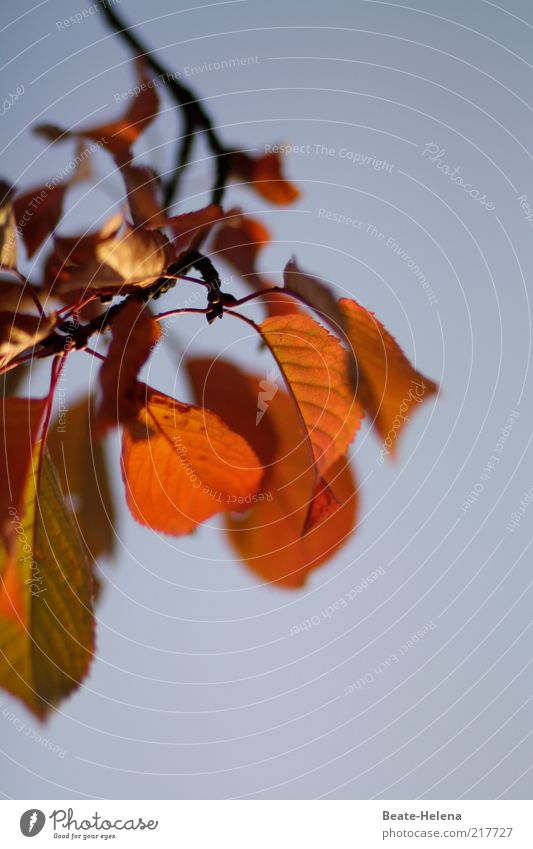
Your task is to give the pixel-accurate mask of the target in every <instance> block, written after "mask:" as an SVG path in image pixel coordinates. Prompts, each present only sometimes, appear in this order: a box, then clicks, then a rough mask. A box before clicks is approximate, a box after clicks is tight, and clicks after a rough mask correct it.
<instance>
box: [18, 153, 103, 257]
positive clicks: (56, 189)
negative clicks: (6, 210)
mask: <svg viewBox="0 0 533 849" xmlns="http://www.w3.org/2000/svg"><path fill="white" fill-rule="evenodd" d="M88 157H89V153H88V151H87V148H86V147H85V146H84V144H83V143H80V144H79V146H78V150H77V153H76V157H75V159H74V160H73V161H74V163H75V167H74V168H73V169H72V173H71V174H69V175H68V176H67V177H65V178H63V179H57V178H54V179H53V180H50V181H49V182H48V183H45V184H43V185H39V186H34V187H33V188H32V189H29V190H27V191H25V192H23V193H21V194H18V195H16V196H15V197H14V199H13V210H14V214H15V221H16V224H17V230H18V232H19V233H20V234H21V236H22V239H23V241H24V245H25V247H26V252H27V254H28V258H31V257H32V256H33V255H34V254H35V252H36V251H37V249H38V248H39V247H40V246H41V245H42V243H43V242H44V241H45V239H46V238H47V237H48V236H49V235H50V234H51V233H53V232H54V230H55V229H56V227H57V226H58V224H59V221H60V219H61V215H62V213H63V203H64V200H65V195H66V192H67V190H68V189H69V188H70V187H71V186H73V185H76V184H77V183H79V182H81V181H82V180H87V179H89V178H90V177H91V168H90V166H89V161H90V160H89V158H88Z"/></svg>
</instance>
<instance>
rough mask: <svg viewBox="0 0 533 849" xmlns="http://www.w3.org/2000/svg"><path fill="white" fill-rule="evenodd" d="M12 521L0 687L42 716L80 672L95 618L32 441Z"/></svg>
mask: <svg viewBox="0 0 533 849" xmlns="http://www.w3.org/2000/svg"><path fill="white" fill-rule="evenodd" d="M12 520H13V524H14V527H15V528H16V546H15V548H14V550H12V552H11V554H10V555H8V554H7V552H6V550H5V548H3V546H2V545H0V562H3V564H4V567H3V570H0V573H1V574H2V577H1V578H0V685H1V686H2V687H3V688H4V689H6V690H8V691H9V692H10V693H12V694H13V695H14V696H16V697H17V698H19V699H21V700H22V701H23V702H24V703H25V705H26V706H27V707H28V708H29V709H30V710H32V711H33V713H35V714H36V715H37V716H38V717H39V718H41V719H42V718H44V716H45V715H46V714H47V713H48V712H49V711H50V709H51V708H52V707H53V706H54V705H56V704H57V703H58V702H59V701H61V699H63V698H64V697H65V696H67V695H69V694H70V693H71V692H72V691H73V690H75V689H76V688H77V687H78V686H79V684H80V682H81V681H82V680H83V678H84V677H85V675H86V674H87V670H88V668H89V664H90V662H91V659H92V654H93V650H94V617H93V611H92V606H93V595H92V577H91V572H90V569H89V565H88V562H87V559H86V557H85V552H84V550H83V547H82V544H81V541H80V539H79V537H78V535H77V533H76V528H75V527H74V525H73V522H72V519H71V517H70V516H69V514H68V511H67V509H66V507H65V504H64V501H63V497H62V494H61V491H60V489H59V485H58V483H57V480H56V477H55V472H54V469H53V466H52V463H51V461H50V459H49V457H48V455H47V454H46V453H45V454H44V455H43V457H42V462H40V448H39V446H36V448H35V451H34V456H33V463H32V465H31V467H30V470H28V473H27V475H26V481H25V492H24V499H23V503H22V504H21V505H20V511H18V510H17V512H16V513H14V514H13V517H12Z"/></svg>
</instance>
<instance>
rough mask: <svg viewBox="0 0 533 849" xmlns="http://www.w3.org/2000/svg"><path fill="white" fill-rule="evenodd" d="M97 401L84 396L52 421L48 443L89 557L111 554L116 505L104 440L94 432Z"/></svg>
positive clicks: (91, 558)
mask: <svg viewBox="0 0 533 849" xmlns="http://www.w3.org/2000/svg"><path fill="white" fill-rule="evenodd" d="M93 421H94V403H93V399H92V398H90V397H88V398H87V397H86V398H81V399H80V400H79V401H78V402H77V403H76V404H74V405H73V406H69V408H68V410H66V411H64V412H61V413H60V414H59V417H58V418H56V419H55V420H54V421H53V422H52V423H51V425H50V430H49V431H48V438H47V446H48V449H49V451H50V455H51V457H52V460H53V461H54V465H55V467H56V470H57V474H58V477H59V480H60V482H61V488H62V491H63V492H64V493H65V496H66V503H67V505H68V506H69V508H70V509H71V511H72V513H73V515H74V522H75V524H76V527H77V528H78V531H79V534H80V537H81V539H82V541H83V543H84V545H85V548H86V549H87V553H88V555H89V558H90V560H93V559H94V560H97V559H98V558H99V557H100V556H101V555H104V554H108V555H109V554H112V553H113V549H114V545H115V533H114V523H115V508H114V505H113V499H112V495H111V487H110V484H109V475H108V470H107V464H106V457H105V455H104V449H103V445H102V442H101V441H100V440H99V439H95V438H94V437H93V436H92V425H93Z"/></svg>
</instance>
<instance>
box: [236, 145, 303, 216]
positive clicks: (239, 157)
mask: <svg viewBox="0 0 533 849" xmlns="http://www.w3.org/2000/svg"><path fill="white" fill-rule="evenodd" d="M231 165H232V169H233V172H234V174H236V175H237V176H238V177H241V178H242V179H243V180H245V181H246V182H247V183H250V188H253V189H255V191H256V192H257V194H259V195H260V196H261V197H262V198H264V199H265V200H268V201H270V203H275V204H278V205H279V206H284V205H286V204H289V203H293V202H294V201H295V200H297V199H298V198H299V197H300V192H299V191H298V189H297V188H296V186H295V185H294V183H291V182H290V181H289V180H287V179H285V177H284V176H283V174H282V171H281V157H280V155H279V153H266V154H264V155H263V156H259V157H257V158H254V157H252V156H250V155H249V154H247V153H240V152H239V153H234V154H232V157H231Z"/></svg>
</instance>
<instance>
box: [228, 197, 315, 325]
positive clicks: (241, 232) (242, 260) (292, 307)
mask: <svg viewBox="0 0 533 849" xmlns="http://www.w3.org/2000/svg"><path fill="white" fill-rule="evenodd" d="M269 241H270V233H269V231H268V230H267V228H266V227H265V226H264V225H263V224H261V222H260V221H258V220H257V219H255V218H252V217H251V216H249V215H244V214H243V213H242V212H241V210H239V209H232V210H230V212H228V214H227V216H226V217H225V219H224V220H223V221H222V222H221V223H220V225H219V226H218V227H217V229H216V233H215V236H214V239H213V245H212V254H213V255H214V256H216V258H217V259H218V257H220V258H221V259H222V260H223V261H224V262H226V263H227V264H228V265H229V266H230V267H231V268H232V269H234V270H235V271H236V272H237V273H238V274H239V275H240V276H241V277H242V279H243V280H244V282H245V283H246V285H247V286H249V288H250V289H252V290H256V289H258V288H261V289H265V290H269V289H271V288H272V284H271V283H269V282H268V281H266V280H265V279H264V278H263V276H262V275H261V274H260V273H259V271H258V270H257V260H258V258H259V256H260V254H261V252H262V251H263V249H264V248H265V246H266V245H267V244H268V243H269ZM261 301H262V303H263V305H264V306H265V307H266V310H267V314H268V315H271V316H273V315H288V314H289V313H298V312H300V309H299V307H298V305H297V303H296V302H295V301H294V299H293V298H289V297H287V296H286V295H284V294H283V292H271V291H267V292H265V296H264V298H262V299H261Z"/></svg>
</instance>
